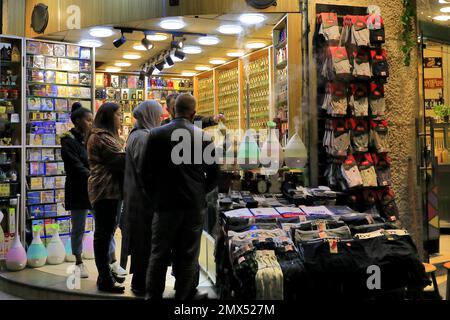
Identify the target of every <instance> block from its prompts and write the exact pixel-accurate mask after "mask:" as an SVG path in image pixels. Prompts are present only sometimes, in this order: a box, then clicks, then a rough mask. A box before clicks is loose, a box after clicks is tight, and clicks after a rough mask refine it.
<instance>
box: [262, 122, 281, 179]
mask: <svg viewBox="0 0 450 320" xmlns="http://www.w3.org/2000/svg"><path fill="white" fill-rule="evenodd" d="M267 126H268V128H269V130H268V131H269V132H268V135H267V140H266V141H265V142H264V144H263V146H262V148H261V163H262V166H263V170H262V173H264V174H265V175H269V176H272V175H275V174H277V173H278V170H279V169H280V168H281V166H282V165H283V161H284V159H283V148H282V147H281V144H280V141H279V140H278V134H277V130H276V124H275V123H274V122H272V121H270V122H268V123H267Z"/></svg>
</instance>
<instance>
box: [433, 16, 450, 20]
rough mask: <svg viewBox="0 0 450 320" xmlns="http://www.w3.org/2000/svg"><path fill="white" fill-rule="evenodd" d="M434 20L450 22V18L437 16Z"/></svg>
mask: <svg viewBox="0 0 450 320" xmlns="http://www.w3.org/2000/svg"><path fill="white" fill-rule="evenodd" d="M433 20H436V21H448V20H450V16H436V17H434V18H433Z"/></svg>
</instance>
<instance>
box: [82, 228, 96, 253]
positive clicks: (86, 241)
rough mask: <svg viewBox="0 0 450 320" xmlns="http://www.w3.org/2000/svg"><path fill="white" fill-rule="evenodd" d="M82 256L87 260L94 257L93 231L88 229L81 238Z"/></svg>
mask: <svg viewBox="0 0 450 320" xmlns="http://www.w3.org/2000/svg"><path fill="white" fill-rule="evenodd" d="M83 258H84V259H87V260H92V259H95V255H94V233H93V232H92V231H89V232H88V233H87V234H85V235H84V238H83Z"/></svg>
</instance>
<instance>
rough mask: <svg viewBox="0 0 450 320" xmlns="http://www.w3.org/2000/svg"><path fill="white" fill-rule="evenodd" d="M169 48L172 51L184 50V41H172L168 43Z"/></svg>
mask: <svg viewBox="0 0 450 320" xmlns="http://www.w3.org/2000/svg"><path fill="white" fill-rule="evenodd" d="M170 46H171V47H172V49H183V48H184V41H183V40H173V41H172V42H171V43H170Z"/></svg>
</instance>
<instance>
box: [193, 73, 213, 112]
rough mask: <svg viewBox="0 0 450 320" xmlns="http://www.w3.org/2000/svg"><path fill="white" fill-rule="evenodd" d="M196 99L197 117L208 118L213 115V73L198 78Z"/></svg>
mask: <svg viewBox="0 0 450 320" xmlns="http://www.w3.org/2000/svg"><path fill="white" fill-rule="evenodd" d="M197 99H198V107H197V113H198V114H199V115H202V116H208V115H212V114H214V113H215V100H214V76H213V72H208V73H206V74H205V75H204V77H202V78H200V77H199V80H198V92H197Z"/></svg>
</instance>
